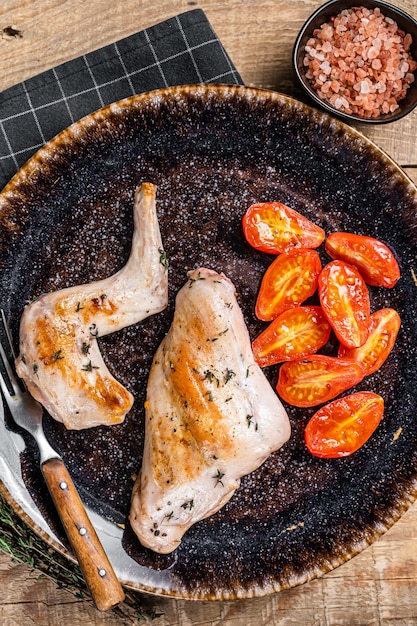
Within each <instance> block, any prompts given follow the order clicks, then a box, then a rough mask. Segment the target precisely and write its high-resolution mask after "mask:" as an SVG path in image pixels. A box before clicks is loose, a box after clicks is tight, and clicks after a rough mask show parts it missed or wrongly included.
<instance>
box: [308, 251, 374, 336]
mask: <svg viewBox="0 0 417 626" xmlns="http://www.w3.org/2000/svg"><path fill="white" fill-rule="evenodd" d="M318 286H319V298H320V304H321V306H322V308H323V311H324V314H325V315H326V317H327V319H328V321H329V323H330V324H331V326H332V328H333V330H334V332H335V334H336V336H337V338H338V339H339V341H340V342H341V343H342V344H343V345H345V346H346V347H348V348H358V347H359V346H362V345H363V344H364V343H365V341H366V339H367V337H368V334H369V323H370V320H369V318H370V314H371V311H370V308H371V307H370V300H369V292H368V288H367V286H366V284H365V281H364V280H363V278H362V276H361V275H360V273H359V271H358V270H357V269H356V268H355V267H354V266H353V265H349V264H348V263H345V262H344V261H331V262H330V263H328V264H327V265H325V267H324V268H323V270H322V272H321V273H320V275H319V278H318Z"/></svg>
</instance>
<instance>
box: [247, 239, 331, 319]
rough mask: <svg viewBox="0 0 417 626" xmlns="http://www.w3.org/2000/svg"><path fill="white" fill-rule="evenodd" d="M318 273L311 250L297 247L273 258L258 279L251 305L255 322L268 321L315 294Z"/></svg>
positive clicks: (319, 268) (317, 258)
mask: <svg viewBox="0 0 417 626" xmlns="http://www.w3.org/2000/svg"><path fill="white" fill-rule="evenodd" d="M320 271H321V261H320V257H319V255H318V253H317V252H316V251H315V250H307V249H304V248H300V249H295V250H291V251H290V252H284V253H283V254H280V255H279V256H277V258H276V259H274V261H273V262H272V263H271V265H270V266H269V267H268V269H267V270H266V272H265V274H264V276H263V279H262V283H261V287H260V289H259V294H258V298H257V300H256V306H255V313H256V316H257V317H258V319H260V320H264V321H265V322H269V321H271V320H273V319H275V318H276V317H278V315H279V314H280V313H282V311H285V310H286V309H290V308H292V307H294V306H299V305H300V304H302V303H303V302H304V301H305V300H307V298H309V297H310V296H312V295H313V293H314V292H315V291H316V289H317V285H318V276H319V274H320Z"/></svg>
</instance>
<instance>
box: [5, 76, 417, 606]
mask: <svg viewBox="0 0 417 626" xmlns="http://www.w3.org/2000/svg"><path fill="white" fill-rule="evenodd" d="M144 180H149V181H151V182H154V183H156V184H157V185H158V213H159V220H160V225H161V231H162V236H163V240H164V244H165V248H166V251H167V254H168V257H169V262H170V268H169V284H170V304H169V307H168V309H167V310H166V311H165V312H164V313H162V314H160V315H158V316H155V317H153V318H151V319H149V320H147V321H145V322H143V323H141V324H138V325H136V326H134V327H131V328H127V329H125V330H123V331H121V332H119V333H117V334H114V335H111V336H109V337H107V338H103V339H101V340H100V343H101V348H102V352H103V354H104V357H105V359H106V360H107V362H108V364H109V367H110V369H111V370H112V371H113V372H114V373H115V375H116V376H117V377H118V378H119V379H120V380H121V381H122V382H123V383H124V384H125V385H126V386H127V387H128V388H129V389H130V390H131V391H132V393H133V394H134V395H135V397H136V402H135V406H134V408H133V410H132V411H131V413H130V414H129V415H128V417H127V418H126V421H125V423H124V424H123V425H120V426H116V427H114V428H96V429H93V430H90V431H84V432H66V431H65V430H64V429H63V427H62V426H61V425H59V424H57V423H55V422H52V421H51V420H50V419H49V418H48V417H46V419H45V427H46V432H47V435H48V437H49V439H50V441H51V442H52V443H53V445H55V446H56V447H57V448H58V449H59V450H60V452H61V453H62V455H63V457H64V459H65V461H66V463H67V465H68V467H69V469H70V471H71V473H72V475H73V477H74V480H75V482H76V484H77V486H78V488H79V490H80V492H81V494H82V496H83V498H84V500H85V501H86V502H87V503H88V506H89V508H90V510H91V511H92V515H93V520H94V522H95V523H96V525H97V527H98V530H99V533H100V535H101V537H102V540H103V542H104V544H105V547H106V548H107V550H108V551H109V554H110V558H111V560H112V562H113V564H114V566H115V569H116V571H117V573H118V575H119V576H120V578H121V579H122V581H123V582H124V583H126V584H128V585H130V586H132V587H134V588H137V589H142V590H146V591H151V592H154V593H160V594H166V595H171V596H176V597H185V598H200V599H225V598H236V597H249V596H254V595H261V594H265V593H269V592H271V591H274V590H280V589H285V588H288V587H292V586H295V585H298V584H300V583H303V582H305V581H307V580H309V579H311V578H313V577H315V576H318V575H320V574H323V573H324V572H326V571H328V570H331V569H332V568H334V567H336V566H337V565H339V564H341V563H343V562H344V561H346V560H348V559H349V558H350V557H352V556H353V555H354V554H356V553H357V552H359V551H360V550H362V549H363V548H364V547H365V546H367V545H368V544H370V543H371V542H372V541H374V540H375V539H376V538H377V537H378V536H379V535H380V534H381V533H383V532H384V531H385V530H386V529H387V528H388V527H390V526H391V525H392V524H393V523H394V522H395V520H396V519H398V517H399V516H400V515H401V513H403V512H404V511H405V510H406V508H407V507H408V506H409V504H410V503H411V502H412V501H413V500H414V498H415V495H416V476H417V416H416V405H417V403H416V395H417V391H416V385H415V377H416V358H415V357H416V350H417V337H416V324H415V311H416V276H415V273H414V272H415V271H416V268H417V264H416V252H417V220H416V210H417V199H416V189H415V187H414V186H413V184H412V183H411V182H410V181H409V179H408V178H407V177H406V176H405V175H404V173H403V172H402V171H401V170H400V168H399V167H398V166H397V165H396V164H395V163H394V162H393V161H392V160H391V159H390V158H389V157H388V156H386V155H385V154H384V153H383V152H382V151H381V150H379V149H378V148H377V147H376V146H375V145H373V144H372V143H371V142H369V141H368V140H367V139H366V138H364V137H363V136H362V135H361V134H360V133H358V132H356V131H355V130H352V129H351V128H348V127H347V126H345V125H344V124H343V123H341V122H338V121H335V120H334V119H332V118H330V117H328V116H327V115H326V114H322V113H319V112H317V111H314V110H312V109H310V108H308V107H306V106H305V105H303V104H301V103H299V102H296V101H294V100H292V99H290V98H287V97H285V96H282V95H279V94H276V93H271V92H267V91H258V90H254V89H247V88H242V87H226V86H198V87H197V86H196V87H179V88H173V89H168V90H163V91H157V92H153V93H150V94H144V95H139V96H136V97H133V98H129V99H128V100H125V101H122V102H119V103H117V104H114V105H111V106H109V107H107V108H105V109H103V110H101V111H98V112H97V113H94V114H92V115H90V116H88V117H87V118H85V119H83V120H82V121H81V122H79V123H77V124H75V125H74V126H72V127H70V128H69V129H68V130H66V131H64V132H63V133H62V134H60V135H59V136H58V137H57V138H56V139H55V140H53V141H51V142H50V143H49V144H48V145H47V146H46V147H45V148H44V149H42V150H40V151H39V152H38V153H37V155H36V156H35V157H33V158H32V159H31V160H30V161H29V163H28V164H27V165H26V166H25V167H24V168H23V169H22V170H21V171H20V172H19V173H18V174H17V176H16V177H15V178H14V179H13V180H12V181H11V183H10V184H9V185H8V186H7V188H6V189H5V190H4V191H3V193H2V195H1V196H0V219H1V225H2V228H1V234H0V237H1V239H0V267H1V284H0V300H1V302H0V303H1V305H2V307H3V308H5V310H6V314H7V316H8V317H9V319H10V323H11V327H12V332H13V335H14V337H15V338H17V330H18V321H19V318H20V315H21V312H22V308H23V306H24V304H25V302H26V301H27V300H29V299H30V298H32V297H33V296H37V295H39V294H40V293H41V292H44V291H49V290H54V289H59V288H62V287H66V286H69V285H72V284H75V283H81V282H89V281H92V280H96V279H100V278H104V277H106V276H108V275H110V274H111V273H113V272H115V271H116V270H117V269H119V268H120V267H121V266H122V265H123V263H124V262H125V260H126V258H127V256H128V252H129V246H130V237H131V232H132V201H133V190H134V187H135V185H137V184H138V183H140V182H141V181H144ZM266 200H281V201H282V202H285V203H287V204H289V205H290V206H292V207H293V208H295V209H297V210H299V211H300V212H302V213H303V214H305V215H306V216H307V217H309V218H310V219H312V220H313V221H314V222H316V223H318V224H320V225H321V226H323V227H324V228H325V230H326V232H327V233H330V232H331V231H334V230H350V231H355V232H358V233H366V234H369V235H372V236H374V237H378V238H380V239H382V240H383V241H385V242H387V243H388V244H389V245H390V246H391V247H392V249H393V250H394V251H395V253H396V255H397V256H398V259H399V263H400V265H401V270H402V279H401V281H400V282H399V283H398V285H397V286H396V287H395V288H394V289H392V290H382V289H376V288H371V302H372V310H376V309H378V308H380V307H383V306H392V307H395V308H396V309H397V310H398V311H399V313H400V315H401V317H402V328H401V331H400V336H399V339H398V341H397V345H396V347H395V350H394V352H393V354H392V355H391V357H390V359H389V361H388V362H386V364H385V365H384V366H383V368H382V369H381V370H380V371H379V372H378V373H376V374H374V375H373V376H371V377H368V378H367V379H365V380H364V381H363V383H361V384H360V385H359V386H358V389H367V390H373V391H376V392H378V393H380V394H381V395H382V396H383V398H384V400H385V403H386V412H385V417H384V419H383V422H382V423H381V425H380V427H379V429H378V430H377V432H376V433H375V434H374V435H373V437H372V438H371V439H370V440H369V442H368V443H367V444H366V445H365V446H364V447H363V448H362V449H361V450H359V451H358V452H357V453H356V454H354V455H352V456H351V457H349V458H345V459H340V460H320V459H317V458H314V457H312V456H310V454H309V453H308V451H307V450H306V448H305V446H304V443H303V429H304V426H305V424H306V422H307V420H308V419H309V417H310V416H311V415H312V414H313V412H314V409H310V410H298V409H294V408H291V407H287V409H288V412H289V416H290V419H291V423H292V428H293V434H292V437H291V439H290V441H289V442H288V444H286V445H285V446H284V447H283V448H282V450H280V451H279V452H278V453H276V454H273V455H272V456H271V457H270V458H269V459H268V460H267V461H266V462H265V464H264V465H263V466H262V467H261V468H259V469H258V470H257V471H256V472H254V473H253V474H251V475H250V476H247V477H246V478H244V479H243V481H242V486H241V488H240V490H239V491H238V492H237V493H236V494H235V496H234V497H233V498H232V500H231V501H230V502H229V503H228V504H227V505H226V506H225V507H224V508H223V509H222V510H221V511H220V512H218V513H217V514H216V515H214V516H213V517H211V518H209V519H207V520H205V521H202V522H200V523H198V524H196V525H195V526H194V527H193V528H192V529H191V530H190V531H189V532H188V533H187V534H186V536H185V538H184V540H183V543H182V544H181V546H180V547H179V548H178V549H177V551H176V552H175V553H173V554H171V555H168V556H157V555H155V554H153V553H152V552H150V551H148V550H145V549H143V548H142V547H141V546H140V545H139V543H138V542H137V540H136V539H135V538H134V536H133V534H132V532H131V531H130V529H129V527H128V524H127V523H126V516H127V513H128V509H129V500H130V493H131V488H132V475H133V474H135V473H136V472H137V471H138V469H139V467H140V464H141V453H142V442H143V408H142V407H143V402H144V395H145V388H146V382H147V375H148V371H149V366H150V363H151V358H152V355H153V354H154V352H155V350H156V348H157V346H158V344H159V343H160V341H161V339H162V337H163V336H164V333H165V332H166V331H167V329H168V327H169V324H170V320H171V318H172V314H173V304H174V296H175V293H176V292H177V290H178V289H179V288H180V286H181V285H182V284H183V283H184V281H185V275H186V272H187V270H189V269H192V268H195V267H197V266H200V265H204V266H208V267H212V268H214V269H216V270H218V271H224V272H225V273H226V274H227V275H228V276H229V277H230V278H231V279H232V280H233V281H234V283H235V285H236V288H237V291H238V297H239V301H240V304H241V306H242V308H243V311H244V315H245V318H246V322H247V325H248V328H249V331H250V333H251V336H252V337H255V335H256V334H257V333H258V332H259V331H260V329H261V328H262V325H261V324H260V323H259V322H257V321H256V319H255V317H254V315H253V305H254V301H255V298H256V294H257V290H258V286H259V282H260V279H261V277H262V274H263V272H264V271H265V268H266V267H267V266H268V265H269V263H270V262H271V257H269V256H268V255H265V254H261V253H256V252H255V251H254V250H252V249H250V248H249V247H248V246H247V245H245V242H244V240H243V237H242V231H241V218H242V215H243V213H244V211H245V210H246V208H247V207H248V206H249V205H250V204H251V203H252V202H254V201H266ZM323 261H325V258H324V256H323ZM334 348H335V345H334V346H333V345H332V344H330V345H329V346H328V348H327V349H328V351H330V352H331V351H332V350H333V349H334ZM268 376H269V377H270V380H271V383H272V384H275V381H276V376H277V368H271V369H270V370H269V371H268ZM5 420H6V423H5V426H4V427H2V430H3V433H2V434H1V433H0V442H1V443H0V452H1V457H2V460H1V462H0V470H1V474H0V477H1V480H2V482H3V487H2V490H3V492H4V493H5V494H6V495H7V497H8V499H9V501H10V502H12V504H13V506H14V507H15V508H16V510H18V511H19V512H20V514H21V515H22V516H24V517H25V519H28V521H29V523H30V524H31V525H32V526H33V527H34V528H35V529H36V530H37V531H38V532H40V533H41V534H42V535H43V536H44V537H46V538H47V540H48V541H49V542H50V543H51V544H52V545H53V546H54V547H56V548H58V549H61V550H65V540H64V538H63V534H62V531H61V528H60V526H59V524H58V522H57V520H56V518H55V516H54V515H53V507H52V505H51V502H50V500H49V498H48V496H47V494H46V489H45V487H44V484H43V482H42V479H41V476H40V473H39V470H38V455H37V451H36V449H35V446H34V445H33V442H32V441H31V440H30V439H28V440H27V441H25V442H23V439H22V436H21V435H20V434H18V433H15V432H14V430H13V426H12V423H11V421H10V418H9V416H7V415H6V418H5ZM24 443H25V444H26V448H25V449H24ZM19 454H20V457H19Z"/></svg>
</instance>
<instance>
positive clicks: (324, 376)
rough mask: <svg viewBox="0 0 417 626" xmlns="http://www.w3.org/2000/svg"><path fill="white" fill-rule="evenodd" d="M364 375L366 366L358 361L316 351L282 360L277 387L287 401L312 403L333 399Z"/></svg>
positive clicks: (299, 403)
mask: <svg viewBox="0 0 417 626" xmlns="http://www.w3.org/2000/svg"><path fill="white" fill-rule="evenodd" d="M363 377H364V371H363V368H362V366H361V365H360V364H359V363H356V361H352V360H349V359H339V358H336V357H332V356H326V355H324V354H313V355H311V356H308V357H306V358H303V359H298V360H294V361H287V362H286V363H283V364H282V365H281V367H280V370H279V375H278V382H277V386H276V389H277V392H278V394H279V396H280V397H281V398H282V399H283V400H284V401H285V402H288V404H291V405H293V406H298V407H311V406H317V405H318V404H323V403H325V402H328V401H329V400H332V399H333V398H335V397H336V396H337V395H339V393H342V392H343V391H346V390H347V389H350V388H351V387H353V386H354V385H357V384H358V383H359V382H360V381H361V380H362V379H363Z"/></svg>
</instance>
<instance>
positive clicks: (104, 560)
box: [0, 310, 124, 611]
mask: <svg viewBox="0 0 417 626" xmlns="http://www.w3.org/2000/svg"><path fill="white" fill-rule="evenodd" d="M1 325H2V327H3V329H2V330H3V332H2V333H1V334H2V337H1V341H0V356H1V360H2V363H3V367H2V368H1V370H0V387H1V390H2V392H3V397H4V400H5V401H6V404H7V406H8V407H9V410H10V413H11V414H12V416H13V419H14V421H15V422H16V424H17V425H18V426H20V427H21V428H24V429H25V430H27V431H28V432H29V433H30V434H31V435H32V436H33V437H34V439H35V440H36V443H37V444H38V447H39V451H40V465H41V470H42V473H43V476H44V478H45V481H46V484H47V485H48V488H49V491H50V494H51V496H52V499H53V501H54V504H55V507H56V510H57V512H58V514H59V517H60V519H61V522H62V524H63V526H64V529H65V532H66V534H67V537H68V539H69V541H70V543H71V546H72V548H73V550H74V552H75V554H76V557H77V560H78V563H79V565H80V568H81V571H82V573H83V576H84V578H85V581H86V583H87V585H88V588H89V589H90V592H91V596H92V598H93V600H94V603H95V605H96V607H97V608H98V609H99V610H100V611H106V610H108V609H110V608H112V607H114V606H116V605H117V604H119V603H120V602H122V601H123V599H124V592H123V589H122V586H121V585H120V583H119V581H118V579H117V577H116V575H115V573H114V571H113V568H112V566H111V564H110V561H109V560H108V557H107V555H106V553H105V551H104V548H103V546H102V545H101V542H100V539H99V538H98V536H97V533H96V531H95V529H94V527H93V525H92V524H91V522H90V519H89V517H88V515H87V512H86V510H85V508H84V505H83V503H82V501H81V499H80V496H79V495H78V492H77V490H76V488H75V485H74V483H73V481H72V479H71V477H70V475H69V473H68V470H67V468H66V467H65V465H64V462H63V460H62V458H61V457H60V455H59V454H58V453H57V452H56V451H55V450H54V449H53V448H52V447H51V446H50V444H49V443H48V441H47V439H46V437H45V434H44V431H43V427H42V414H43V409H42V407H41V405H40V404H39V403H38V402H37V401H36V400H34V398H32V396H31V395H30V394H29V392H28V391H27V390H26V388H25V387H24V385H23V382H22V381H20V384H19V382H18V379H17V377H16V376H15V373H14V368H12V366H11V363H10V361H11V360H13V359H14V358H15V355H14V351H13V343H12V340H11V336H10V331H9V328H8V326H7V323H6V318H5V315H4V311H3V310H2V311H1ZM0 329H1V328H0ZM3 341H4V342H5V344H4V345H3Z"/></svg>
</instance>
